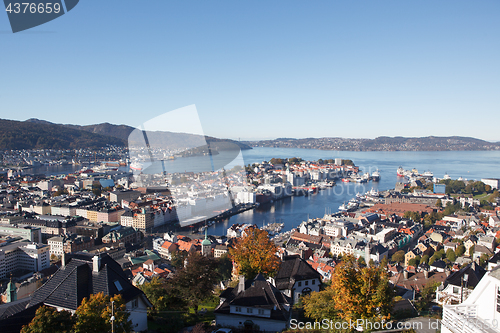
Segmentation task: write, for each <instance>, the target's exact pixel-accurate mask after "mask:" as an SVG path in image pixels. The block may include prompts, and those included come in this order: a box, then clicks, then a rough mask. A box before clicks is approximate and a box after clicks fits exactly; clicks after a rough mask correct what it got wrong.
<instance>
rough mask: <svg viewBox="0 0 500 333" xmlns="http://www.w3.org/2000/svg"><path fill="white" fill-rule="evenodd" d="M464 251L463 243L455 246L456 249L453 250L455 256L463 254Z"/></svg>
mask: <svg viewBox="0 0 500 333" xmlns="http://www.w3.org/2000/svg"><path fill="white" fill-rule="evenodd" d="M464 253H465V246H464V245H463V244H460V245H459V246H457V250H456V251H455V254H456V256H457V257H461V256H463V255H464Z"/></svg>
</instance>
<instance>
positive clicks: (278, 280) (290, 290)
mask: <svg viewBox="0 0 500 333" xmlns="http://www.w3.org/2000/svg"><path fill="white" fill-rule="evenodd" d="M270 282H271V283H272V284H273V285H274V286H275V287H276V288H278V290H279V291H281V292H282V293H284V294H285V295H286V296H288V297H290V298H291V299H292V301H293V304H295V303H297V302H298V301H299V299H300V296H302V295H306V294H309V293H311V292H313V291H319V287H320V285H321V274H320V273H318V272H317V271H316V270H315V269H314V268H312V267H311V265H309V264H308V263H307V262H306V261H305V260H304V259H302V258H300V257H299V256H286V257H284V258H283V262H282V263H281V265H280V268H279V270H278V273H277V274H276V276H275V277H274V279H270Z"/></svg>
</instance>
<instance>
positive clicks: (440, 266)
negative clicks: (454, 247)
mask: <svg viewBox="0 0 500 333" xmlns="http://www.w3.org/2000/svg"><path fill="white" fill-rule="evenodd" d="M430 269H431V271H438V272H444V271H445V270H446V263H445V262H444V261H442V260H436V261H434V262H433V263H432V264H431V265H430Z"/></svg>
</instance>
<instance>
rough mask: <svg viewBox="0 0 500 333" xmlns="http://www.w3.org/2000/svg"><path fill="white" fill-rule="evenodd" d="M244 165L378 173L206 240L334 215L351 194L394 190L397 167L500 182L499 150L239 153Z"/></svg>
mask: <svg viewBox="0 0 500 333" xmlns="http://www.w3.org/2000/svg"><path fill="white" fill-rule="evenodd" d="M243 157H244V162H245V164H251V163H256V162H262V161H269V160H270V159H271V158H273V157H276V158H287V157H301V158H302V159H304V160H318V159H320V158H322V159H334V158H342V159H350V160H353V161H354V163H355V164H356V165H357V166H359V167H360V168H361V169H362V170H363V171H364V172H370V174H371V173H372V172H373V171H375V170H376V169H378V170H379V172H380V175H381V179H380V181H379V182H378V183H377V182H369V183H363V184H357V183H343V182H338V183H337V185H336V186H335V187H333V188H329V189H326V190H324V191H320V192H319V193H318V194H315V195H312V196H309V197H290V198H286V199H284V200H280V201H277V202H275V203H272V204H267V205H265V206H261V207H258V208H256V209H255V210H250V211H246V212H244V213H242V214H239V215H235V216H232V217H231V218H229V219H227V220H225V221H222V222H219V223H216V224H214V225H213V226H211V227H209V229H208V232H209V233H210V234H212V235H225V234H226V230H227V228H229V227H230V226H231V225H232V224H234V223H251V224H256V225H257V226H262V225H263V224H264V223H272V222H283V223H285V227H284V228H283V230H282V231H288V230H290V229H292V228H295V227H297V226H298V225H299V224H300V223H301V222H302V221H304V220H307V218H308V217H309V218H315V217H322V216H323V215H324V214H325V212H337V211H338V207H339V206H340V205H341V204H343V203H344V202H346V201H349V199H351V198H353V197H354V196H355V195H356V193H357V192H359V193H364V192H367V191H369V190H370V189H371V188H372V187H373V188H375V189H378V190H380V191H383V190H387V189H392V188H394V186H395V184H396V181H397V176H396V170H397V169H398V167H399V166H402V167H403V168H404V169H412V168H417V169H418V170H419V172H422V173H423V172H424V171H427V170H429V171H432V172H433V173H434V176H435V177H439V178H442V177H443V176H444V175H445V174H448V175H450V177H451V178H453V179H456V178H459V177H463V178H464V179H478V180H479V179H481V178H500V170H499V166H500V151H447V152H424V151H422V152H350V151H326V150H313V149H294V148H254V149H252V150H245V151H243Z"/></svg>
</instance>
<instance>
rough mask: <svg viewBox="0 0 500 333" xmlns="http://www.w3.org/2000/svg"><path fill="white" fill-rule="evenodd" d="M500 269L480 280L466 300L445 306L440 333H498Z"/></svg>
mask: <svg viewBox="0 0 500 333" xmlns="http://www.w3.org/2000/svg"><path fill="white" fill-rule="evenodd" d="M499 322H500V267H497V268H495V269H493V270H492V271H491V272H488V273H486V275H485V276H484V277H483V278H482V279H481V281H480V282H479V284H478V285H477V286H476V288H475V289H474V290H473V291H472V293H471V294H470V295H469V297H468V298H467V300H465V301H464V302H463V303H461V304H458V305H445V306H444V307H443V319H442V321H441V332H442V333H485V332H486V333H499V332H500V327H499V325H498V323H499Z"/></svg>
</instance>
